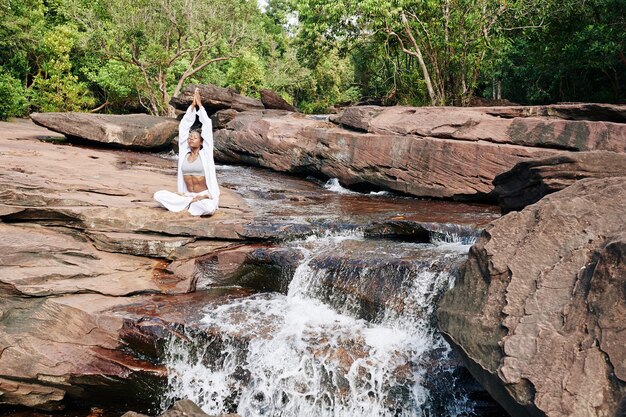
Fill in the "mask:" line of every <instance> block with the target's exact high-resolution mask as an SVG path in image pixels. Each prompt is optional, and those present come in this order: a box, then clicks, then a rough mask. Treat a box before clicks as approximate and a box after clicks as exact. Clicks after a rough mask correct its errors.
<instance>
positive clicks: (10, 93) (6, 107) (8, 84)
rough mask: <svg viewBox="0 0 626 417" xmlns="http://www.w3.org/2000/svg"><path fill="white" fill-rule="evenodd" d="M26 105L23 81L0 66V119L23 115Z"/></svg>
mask: <svg viewBox="0 0 626 417" xmlns="http://www.w3.org/2000/svg"><path fill="white" fill-rule="evenodd" d="M26 106H27V102H26V90H25V89H24V87H22V83H21V82H20V80H18V79H16V78H14V77H13V76H12V75H11V74H7V73H6V72H5V71H4V70H3V69H2V67H0V120H7V119H8V118H9V117H15V116H23V115H24V113H25V111H26Z"/></svg>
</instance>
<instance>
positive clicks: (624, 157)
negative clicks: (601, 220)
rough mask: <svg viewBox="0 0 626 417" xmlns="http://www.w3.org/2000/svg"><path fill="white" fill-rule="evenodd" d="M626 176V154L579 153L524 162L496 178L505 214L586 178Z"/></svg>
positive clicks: (500, 201) (499, 198) (496, 186)
mask: <svg viewBox="0 0 626 417" xmlns="http://www.w3.org/2000/svg"><path fill="white" fill-rule="evenodd" d="M624 176H626V154H624V153H615V152H602V151H599V152H577V153H570V154H568V155H560V156H553V157H549V158H542V159H533V160H530V161H522V162H520V163H518V164H517V165H515V166H514V167H513V168H512V169H511V170H510V171H507V172H504V173H502V174H500V175H498V176H497V177H496V178H494V180H493V184H494V186H495V189H494V194H495V195H496V196H497V198H498V202H499V204H500V208H501V209H502V212H503V213H508V212H509V211H512V210H521V209H523V208H524V207H526V206H527V205H529V204H533V203H535V202H537V201H539V199H541V198H542V197H543V196H545V195H547V194H550V193H553V192H555V191H559V190H562V189H564V188H565V187H569V186H570V185H572V184H574V183H575V182H576V181H578V180H580V179H583V178H606V177H624Z"/></svg>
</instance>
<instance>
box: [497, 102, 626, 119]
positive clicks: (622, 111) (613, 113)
mask: <svg viewBox="0 0 626 417" xmlns="http://www.w3.org/2000/svg"><path fill="white" fill-rule="evenodd" d="M485 110H486V111H487V112H488V113H489V114H492V115H494V116H499V117H508V118H513V117H556V118H561V119H567V120H595V121H605V122H615V123H626V106H624V105H623V104H622V105H620V104H607V103H569V104H567V103H564V104H549V105H544V106H510V107H506V106H501V107H490V108H488V109H485Z"/></svg>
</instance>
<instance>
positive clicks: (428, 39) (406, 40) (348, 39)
mask: <svg viewBox="0 0 626 417" xmlns="http://www.w3.org/2000/svg"><path fill="white" fill-rule="evenodd" d="M0 13H1V15H2V19H1V20H0V118H1V119H6V118H8V117H11V116H22V115H25V114H27V113H28V112H32V111H99V112H111V113H123V112H148V113H151V114H171V113H172V109H171V107H170V106H169V105H168V102H169V99H170V98H171V97H173V96H176V95H177V94H178V93H179V92H180V91H181V89H182V88H183V87H184V86H185V85H187V84H191V83H213V84H216V85H220V86H224V87H233V88H235V89H236V90H238V91H239V92H241V93H242V94H246V95H250V96H258V94H259V91H260V89H263V88H269V89H272V90H275V91H277V92H278V93H279V94H281V95H282V96H283V97H284V98H285V99H286V100H288V101H290V102H292V103H294V104H295V105H296V106H298V107H299V108H300V109H302V110H303V111H305V112H311V113H312V112H326V111H328V109H329V108H330V107H332V106H335V105H337V104H343V103H376V104H383V105H393V104H410V105H472V104H479V103H484V102H485V99H487V100H492V99H503V100H509V101H511V102H515V103H523V104H527V103H528V104H538V103H548V102H563V101H591V102H613V103H623V102H625V101H626V56H625V46H626V1H625V0H562V1H561V0H397V1H393V0H299V1H298V0H269V2H267V3H262V4H257V2H256V0H252V1H248V0H195V1H191V0H0Z"/></svg>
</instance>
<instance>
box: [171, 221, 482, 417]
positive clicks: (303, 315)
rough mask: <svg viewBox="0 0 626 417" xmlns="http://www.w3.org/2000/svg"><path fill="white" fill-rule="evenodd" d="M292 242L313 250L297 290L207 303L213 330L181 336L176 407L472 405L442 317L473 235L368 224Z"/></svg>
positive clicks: (251, 412)
mask: <svg viewBox="0 0 626 417" xmlns="http://www.w3.org/2000/svg"><path fill="white" fill-rule="evenodd" d="M444 240H449V241H451V240H453V239H452V238H450V239H444ZM290 244H291V245H294V246H295V247H297V248H298V249H299V250H301V251H302V253H303V255H304V256H303V259H302V261H301V263H300V264H299V265H298V267H297V268H296V270H295V273H294V276H293V279H292V280H291V283H290V284H289V290H288V293H287V294H286V295H284V294H278V293H263V294H256V295H254V296H251V297H247V298H243V299H238V300H234V301H232V302H230V303H228V304H225V305H222V306H220V307H219V308H216V309H213V310H211V311H206V315H205V318H204V320H203V325H202V328H200V329H194V330H190V329H188V330H187V338H186V339H181V338H178V339H173V340H171V341H170V342H169V346H168V347H167V353H168V357H167V367H168V370H169V387H168V392H167V395H166V398H165V399H164V404H163V405H164V406H166V405H167V404H169V403H171V402H172V401H173V400H175V399H177V398H190V399H191V400H193V401H195V402H196V403H197V404H199V405H200V406H201V407H202V408H203V409H204V410H205V411H206V412H207V413H209V414H220V413H226V412H237V413H239V414H240V415H242V416H243V417H252V416H293V417H303V416H311V417H313V416H316V417H317V416H321V417H324V416H329V417H330V416H335V417H343V416H345V417H356V416H407V417H408V416H461V415H468V414H469V413H470V412H471V410H472V407H471V402H470V401H469V400H468V399H467V398H466V396H465V395H464V394H463V392H462V390H461V389H459V388H458V387H457V386H456V385H455V378H456V376H455V373H454V369H455V366H456V364H455V363H454V361H453V360H452V359H451V357H450V350H449V347H448V345H447V344H446V343H445V341H444V340H443V339H442V337H441V336H440V335H439V333H438V332H437V330H436V327H435V326H434V323H433V319H434V309H435V306H436V303H437V301H438V298H439V297H440V296H441V294H442V293H443V291H445V289H447V288H449V286H450V285H452V284H453V280H454V274H455V271H456V266H457V265H458V263H459V261H461V260H463V259H464V257H465V253H467V249H468V246H467V245H464V244H462V243H451V242H440V243H438V244H415V243H406V242H390V241H385V240H373V239H365V238H363V237H362V236H361V235H359V234H358V233H356V232H351V233H346V234H343V235H335V236H324V237H319V236H317V237H310V238H308V239H306V240H303V241H297V242H291V243H290Z"/></svg>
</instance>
